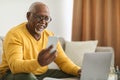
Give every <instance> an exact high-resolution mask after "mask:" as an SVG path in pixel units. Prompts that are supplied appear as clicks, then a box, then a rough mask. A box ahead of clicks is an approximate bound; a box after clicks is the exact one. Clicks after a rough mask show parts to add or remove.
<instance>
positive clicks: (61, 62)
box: [55, 42, 80, 76]
mask: <svg viewBox="0 0 120 80" xmlns="http://www.w3.org/2000/svg"><path fill="white" fill-rule="evenodd" d="M57 52H58V56H57V58H56V60H55V62H56V64H57V65H58V66H59V67H60V69H61V70H62V71H64V72H66V73H68V74H72V75H76V76H77V75H78V70H79V69H80V67H79V66H77V65H75V64H74V63H73V62H72V61H71V60H70V59H69V58H68V57H67V56H66V55H65V52H64V51H63V49H62V47H61V45H60V42H58V46H57Z"/></svg>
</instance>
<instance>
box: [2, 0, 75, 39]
mask: <svg viewBox="0 0 120 80" xmlns="http://www.w3.org/2000/svg"><path fill="white" fill-rule="evenodd" d="M35 1H41V2H44V3H45V4H47V5H48V7H49V9H50V12H51V17H52V22H50V24H49V27H48V29H50V30H52V31H53V32H54V33H55V34H56V36H61V37H64V38H65V39H66V40H68V41H71V29H72V27H71V26H72V9H73V0H1V1H0V10H1V11H0V28H1V29H0V36H5V35H6V33H7V32H8V30H9V29H10V28H12V27H13V26H16V25H18V24H20V23H21V22H24V21H26V12H27V10H28V8H29V6H30V5H31V3H33V2H35Z"/></svg>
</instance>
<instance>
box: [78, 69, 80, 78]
mask: <svg viewBox="0 0 120 80" xmlns="http://www.w3.org/2000/svg"><path fill="white" fill-rule="evenodd" d="M80 76H81V69H79V70H78V77H80Z"/></svg>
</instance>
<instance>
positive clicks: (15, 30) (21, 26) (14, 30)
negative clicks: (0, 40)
mask: <svg viewBox="0 0 120 80" xmlns="http://www.w3.org/2000/svg"><path fill="white" fill-rule="evenodd" d="M24 28H25V23H21V24H19V25H17V26H14V27H12V28H11V29H10V30H9V31H8V32H7V34H6V36H11V37H12V35H17V34H21V31H23V30H24Z"/></svg>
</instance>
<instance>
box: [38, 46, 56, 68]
mask: <svg viewBox="0 0 120 80" xmlns="http://www.w3.org/2000/svg"><path fill="white" fill-rule="evenodd" d="M52 48H53V46H52V45H51V46H50V47H48V48H46V49H43V50H42V51H41V52H40V53H39V54H38V62H39V64H40V65H41V66H46V65H48V64H50V63H51V62H53V61H54V60H55V58H56V57H57V53H56V51H53V52H52V53H50V50H51V49H52Z"/></svg>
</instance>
